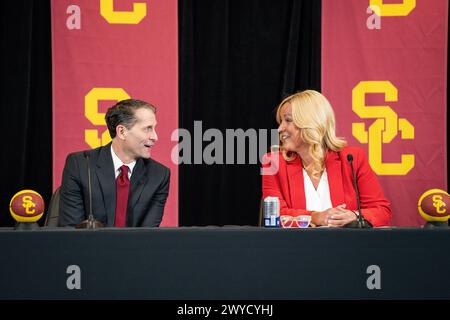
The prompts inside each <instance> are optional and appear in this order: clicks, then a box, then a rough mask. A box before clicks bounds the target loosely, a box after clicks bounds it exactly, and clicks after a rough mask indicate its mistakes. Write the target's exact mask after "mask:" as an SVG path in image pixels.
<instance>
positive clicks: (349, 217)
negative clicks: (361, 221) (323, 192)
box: [311, 203, 357, 228]
mask: <svg viewBox="0 0 450 320" xmlns="http://www.w3.org/2000/svg"><path fill="white" fill-rule="evenodd" d="M345 207H346V205H345V203H344V204H341V205H338V206H337V207H335V208H330V209H327V210H325V211H322V212H313V213H312V214H311V219H312V220H311V221H312V223H314V224H315V225H316V226H328V227H332V228H339V227H343V226H345V225H346V224H348V223H350V222H352V221H355V220H356V219H357V217H356V214H355V213H354V212H353V211H351V210H347V209H345Z"/></svg>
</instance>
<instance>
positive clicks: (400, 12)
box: [370, 0, 416, 17]
mask: <svg viewBox="0 0 450 320" xmlns="http://www.w3.org/2000/svg"><path fill="white" fill-rule="evenodd" d="M415 7H416V0H403V2H402V3H383V0H370V9H372V11H373V12H375V13H376V14H377V15H378V16H380V17H405V16H407V15H408V14H410V13H411V11H413V10H414V8H415Z"/></svg>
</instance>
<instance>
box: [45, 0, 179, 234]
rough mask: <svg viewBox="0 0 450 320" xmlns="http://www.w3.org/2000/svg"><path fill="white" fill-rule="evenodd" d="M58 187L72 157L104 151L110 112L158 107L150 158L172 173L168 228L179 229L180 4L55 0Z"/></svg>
mask: <svg viewBox="0 0 450 320" xmlns="http://www.w3.org/2000/svg"><path fill="white" fill-rule="evenodd" d="M52 50H53V177H54V178H53V184H54V189H56V188H57V187H58V186H59V185H60V184H61V176H62V170H63V167H64V162H65V159H66V156H67V154H68V153H70V152H74V151H80V150H85V149H88V148H96V147H99V146H101V145H105V144H107V143H108V142H109V141H110V137H109V134H108V131H107V128H106V126H105V120H104V115H105V112H106V109H107V108H108V107H109V106H111V105H113V104H114V103H115V102H116V101H118V100H122V99H127V98H130V97H131V98H134V99H140V100H145V101H147V102H150V103H152V104H154V105H155V106H156V107H157V121H158V127H157V132H158V138H159V141H158V142H157V143H156V145H155V147H154V148H153V150H152V157H153V158H154V159H155V160H157V161H159V162H161V163H163V164H164V165H166V166H167V167H169V168H170V170H171V181H170V194H169V198H168V200H167V204H166V207H165V214H164V219H163V221H162V224H161V225H162V226H177V225H178V167H177V165H176V164H174V163H172V161H171V148H172V144H171V134H172V132H173V130H175V129H176V128H178V21H177V0H151V1H149V0H146V1H144V0H135V1H132V0H115V1H114V0H98V1H92V0H70V1H69V0H52Z"/></svg>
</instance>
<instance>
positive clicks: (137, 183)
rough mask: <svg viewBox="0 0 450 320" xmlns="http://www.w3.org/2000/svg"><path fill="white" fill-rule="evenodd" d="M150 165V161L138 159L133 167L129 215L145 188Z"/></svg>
mask: <svg viewBox="0 0 450 320" xmlns="http://www.w3.org/2000/svg"><path fill="white" fill-rule="evenodd" d="M148 165H151V164H150V162H145V161H144V160H143V159H138V160H137V161H136V166H135V167H134V169H133V174H132V175H131V180H130V193H129V197H130V198H129V199H128V207H127V215H129V214H130V212H133V209H134V206H135V205H136V202H137V201H138V200H139V197H140V196H141V193H142V190H144V186H145V183H146V182H147V179H148V176H147V173H148V169H147V166H148Z"/></svg>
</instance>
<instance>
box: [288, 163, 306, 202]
mask: <svg viewBox="0 0 450 320" xmlns="http://www.w3.org/2000/svg"><path fill="white" fill-rule="evenodd" d="M286 167H287V177H288V184H289V193H290V197H291V199H290V202H291V203H290V207H291V208H294V209H304V208H306V199H305V185H304V183H303V170H302V161H301V159H300V157H297V158H295V159H294V160H292V161H287V163H286ZM288 205H289V203H288Z"/></svg>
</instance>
